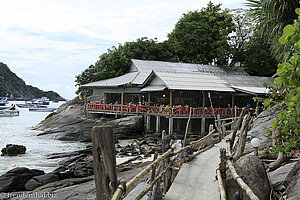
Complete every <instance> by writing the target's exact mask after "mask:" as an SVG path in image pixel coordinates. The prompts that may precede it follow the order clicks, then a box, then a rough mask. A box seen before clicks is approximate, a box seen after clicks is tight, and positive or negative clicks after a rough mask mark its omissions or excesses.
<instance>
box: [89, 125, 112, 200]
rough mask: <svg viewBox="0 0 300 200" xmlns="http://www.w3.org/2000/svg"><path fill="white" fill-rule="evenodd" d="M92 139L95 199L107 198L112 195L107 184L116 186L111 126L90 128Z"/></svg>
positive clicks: (106, 199)
mask: <svg viewBox="0 0 300 200" xmlns="http://www.w3.org/2000/svg"><path fill="white" fill-rule="evenodd" d="M92 141H93V160H94V174H95V184H96V199H97V200H108V199H111V197H112V195H113V191H111V189H110V187H109V185H113V186H115V187H116V184H117V171H116V156H115V142H114V134H113V130H112V127H110V126H96V127H94V128H93V129H92Z"/></svg>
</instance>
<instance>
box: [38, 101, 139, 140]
mask: <svg viewBox="0 0 300 200" xmlns="http://www.w3.org/2000/svg"><path fill="white" fill-rule="evenodd" d="M83 108H84V106H83V101H81V100H79V99H78V98H75V99H73V100H71V101H69V102H67V103H64V104H62V105H61V106H60V107H59V108H58V109H57V112H56V113H54V114H51V115H49V116H47V117H46V119H45V120H43V121H42V122H40V124H38V125H37V126H35V127H34V129H36V130H41V131H42V133H41V134H39V135H49V136H50V137H52V138H55V139H59V140H68V141H70V140H71V141H72V140H76V141H91V131H92V128H93V127H94V126H101V125H110V126H112V127H113V130H114V133H115V134H116V136H117V138H132V137H133V135H135V134H140V133H141V132H143V119H142V117H141V116H131V117H125V118H121V119H115V118H100V116H99V115H97V114H89V115H88V118H86V117H85V116H84V112H83V111H84V110H83Z"/></svg>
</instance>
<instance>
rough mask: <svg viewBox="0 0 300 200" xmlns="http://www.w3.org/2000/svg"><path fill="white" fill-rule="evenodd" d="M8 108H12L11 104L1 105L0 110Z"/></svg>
mask: <svg viewBox="0 0 300 200" xmlns="http://www.w3.org/2000/svg"><path fill="white" fill-rule="evenodd" d="M8 108H10V106H0V110H6V109H8Z"/></svg>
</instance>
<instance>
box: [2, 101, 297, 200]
mask: <svg viewBox="0 0 300 200" xmlns="http://www.w3.org/2000/svg"><path fill="white" fill-rule="evenodd" d="M278 113H279V111H278V110H277V109H276V108H275V107H274V108H272V109H271V110H269V111H264V112H263V113H261V114H260V115H259V116H258V117H257V118H256V119H255V120H254V121H253V123H252V125H251V130H250V131H249V132H248V136H247V143H246V148H245V152H244V156H242V157H241V158H240V159H239V160H238V161H237V162H236V164H235V165H236V167H237V169H238V170H239V172H240V173H241V174H249V173H250V174H253V173H252V172H251V170H252V171H253V170H254V171H255V170H258V167H257V166H260V168H261V171H265V168H267V167H268V165H269V163H270V162H266V161H264V162H262V161H261V160H262V159H264V158H263V157H262V156H261V157H260V159H257V158H256V157H253V156H251V153H252V152H253V148H252V147H251V145H250V140H251V139H252V138H253V137H257V138H259V139H260V140H261V141H262V145H261V148H265V147H267V146H269V145H270V144H271V143H272V140H271V139H267V138H265V137H264V136H263V133H264V129H263V126H265V127H270V126H271V121H272V119H274V118H275V117H276V116H277V115H278ZM96 125H97V126H98V125H110V126H112V127H113V131H114V134H115V142H116V143H115V149H116V153H117V158H122V157H123V159H122V160H124V161H123V163H119V164H118V166H117V171H118V178H125V180H129V179H130V178H132V177H133V176H134V175H135V174H137V173H138V171H139V170H141V169H142V168H143V167H144V166H145V165H147V164H148V162H149V157H150V156H151V154H153V153H154V152H156V151H157V152H161V140H160V135H155V134H150V135H147V134H144V133H143V119H142V117H140V116H132V117H127V118H122V119H115V118H104V117H101V116H99V115H91V116H89V119H86V118H85V117H83V103H82V101H80V100H79V99H77V98H76V99H74V100H72V101H69V102H67V103H65V104H63V105H62V106H61V107H60V108H59V109H58V110H57V112H56V113H53V114H50V115H49V116H47V117H46V119H45V120H44V121H42V122H41V123H40V124H38V125H37V126H35V127H34V129H37V130H41V131H43V132H42V133H41V134H40V135H45V136H47V137H54V138H56V139H59V140H77V141H84V142H88V143H87V144H88V145H87V147H86V149H83V150H79V151H74V152H67V153H55V154H51V155H49V156H48V159H57V158H59V159H60V161H59V167H58V168H57V169H56V170H54V171H52V172H50V173H45V172H43V171H40V170H36V169H27V168H15V169H12V170H10V171H8V172H7V173H6V174H4V175H2V176H0V199H1V198H2V199H13V198H12V196H10V197H9V196H7V194H13V195H20V194H27V196H24V197H22V198H17V199H31V198H30V197H28V195H29V194H40V195H42V194H45V193H47V192H48V193H49V192H50V193H51V194H53V195H54V194H55V195H57V196H59V199H94V198H95V184H94V176H93V173H94V170H93V158H92V148H91V145H90V143H89V142H90V141H91V129H92V127H93V126H96ZM133 138H134V139H133ZM123 139H131V140H130V141H128V140H123ZM261 153H262V152H261ZM267 157H268V158H270V154H269V155H268V156H267ZM274 158H275V159H276V155H275V156H274ZM151 159H152V158H151ZM249 159H250V160H251V162H250V161H249ZM253 159H254V160H253ZM247 163H256V164H253V166H251V165H247ZM253 167H254V168H253ZM299 168H300V162H299V158H298V159H296V160H287V161H286V162H284V163H283V164H282V166H281V167H279V168H278V169H276V170H274V171H271V172H268V174H266V175H265V176H259V177H256V178H254V179H253V180H254V181H252V184H254V186H250V187H256V186H258V187H259V188H258V190H261V189H262V187H263V186H259V185H258V184H256V182H257V181H262V180H259V179H264V180H265V181H266V183H270V186H271V187H272V191H273V193H275V195H277V197H278V199H279V198H280V195H281V196H284V195H288V196H289V197H292V196H295V197H296V198H294V199H297V196H299V191H298V190H297V188H298V189H299V188H300V185H299V184H300V172H299V171H300V170H299ZM246 169H247V170H248V171H247V170H246ZM249 170H250V171H249ZM258 173H259V172H258ZM264 173H265V172H264ZM263 177H264V178H263ZM20 180H22V181H20ZM144 181H146V180H144ZM231 182H232V185H231V186H230V184H229V186H228V187H231V189H232V188H234V182H233V181H231ZM250 182H251V181H250ZM229 183H230V181H229ZM263 185H266V184H263ZM267 185H269V184H267ZM268 190H270V188H267V189H266V191H268ZM35 199H51V198H50V197H49V198H45V197H44V196H43V198H35Z"/></svg>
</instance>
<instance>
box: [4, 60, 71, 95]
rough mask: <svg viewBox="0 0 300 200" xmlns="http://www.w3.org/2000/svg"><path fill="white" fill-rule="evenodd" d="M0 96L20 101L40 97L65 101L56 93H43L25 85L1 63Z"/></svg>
mask: <svg viewBox="0 0 300 200" xmlns="http://www.w3.org/2000/svg"><path fill="white" fill-rule="evenodd" d="M0 96H1V97H6V96H7V97H9V98H12V99H22V100H31V99H32V98H41V97H48V98H49V99H50V100H60V101H63V100H65V99H64V98H63V97H61V96H60V95H59V94H57V93H56V92H53V91H43V90H40V89H38V88H37V87H33V86H31V85H26V83H25V81H24V80H22V79H21V78H19V77H18V76H17V75H16V74H15V73H13V72H12V71H11V70H10V69H9V68H8V66H7V65H6V64H4V63H2V62H0Z"/></svg>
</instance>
